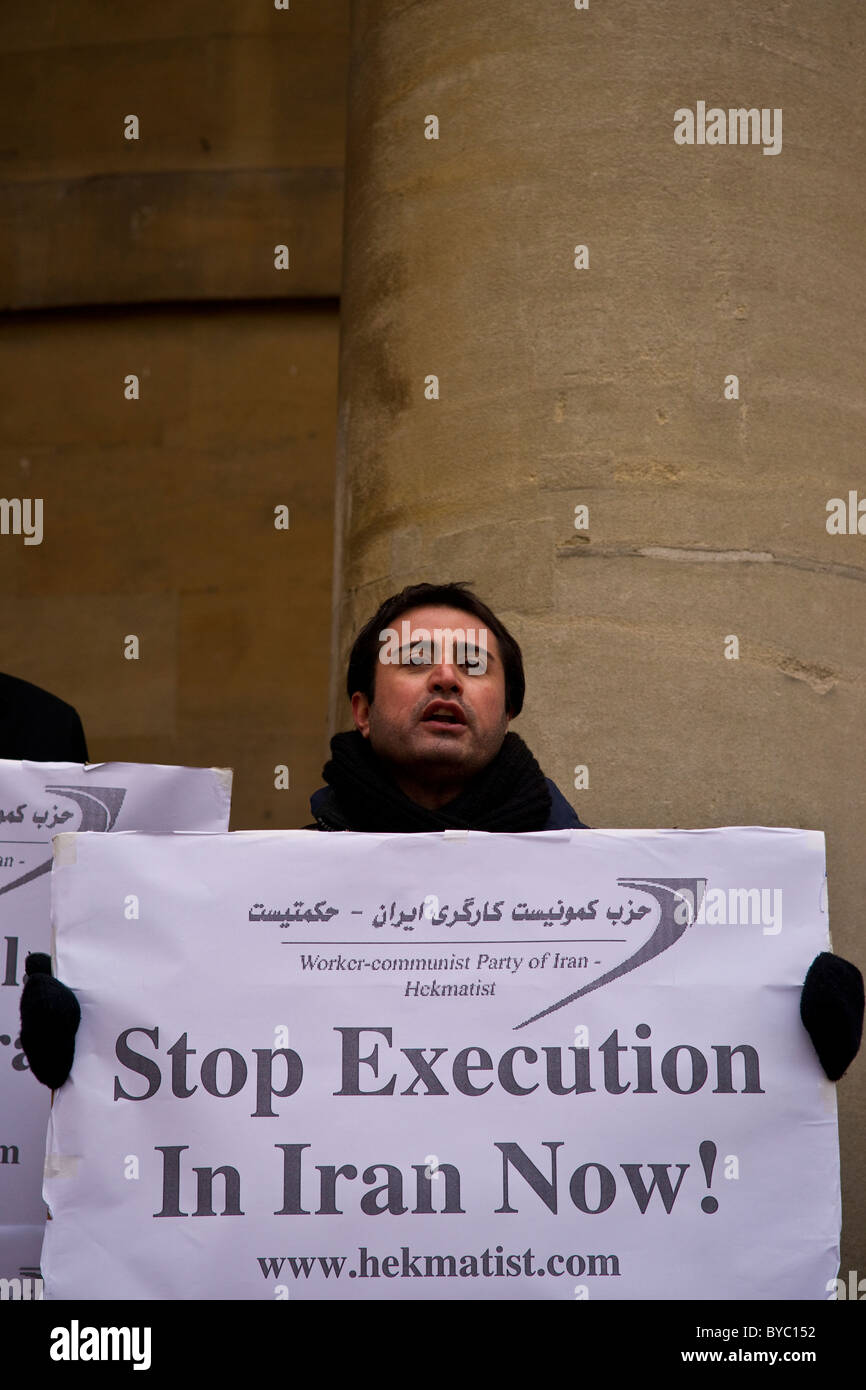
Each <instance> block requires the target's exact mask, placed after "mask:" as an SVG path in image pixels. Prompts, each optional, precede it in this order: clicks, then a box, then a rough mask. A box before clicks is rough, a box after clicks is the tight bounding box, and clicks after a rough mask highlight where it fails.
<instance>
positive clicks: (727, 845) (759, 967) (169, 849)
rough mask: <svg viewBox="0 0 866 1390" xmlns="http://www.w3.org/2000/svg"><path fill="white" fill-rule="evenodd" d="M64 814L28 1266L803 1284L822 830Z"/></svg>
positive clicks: (818, 1221)
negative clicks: (77, 826)
mask: <svg viewBox="0 0 866 1390" xmlns="http://www.w3.org/2000/svg"><path fill="white" fill-rule="evenodd" d="M56 845H57V860H56V863H55V868H54V872H53V874H52V919H53V923H54V927H55V931H56V949H57V959H58V964H59V968H60V972H61V974H62V976H63V978H64V979H67V980H68V981H69V982H70V984H71V985H72V986H73V987H74V988H76V989H77V990H78V991H79V995H80V998H81V1002H82V1012H83V1018H82V1024H81V1029H80V1032H79V1041H78V1046H77V1054H76V1062H75V1066H74V1067H73V1070H72V1074H71V1077H70V1079H69V1081H68V1082H67V1084H66V1085H65V1086H64V1087H63V1088H62V1090H61V1091H60V1092H59V1093H58V1096H57V1099H56V1102H55V1106H54V1110H53V1113H52V1121H51V1127H50V1133H49V1155H48V1158H47V1162H46V1174H47V1176H46V1183H45V1197H46V1201H48V1203H49V1205H50V1207H51V1210H52V1213H53V1216H54V1220H52V1221H51V1222H49V1226H48V1231H47V1234H46V1242H45V1248H44V1251H43V1271H44V1275H45V1280H46V1285H45V1288H46V1297H51V1298H66V1297H77V1298H106V1297H110V1298H123V1299H134V1298H142V1299H160V1298H162V1299H194V1298H214V1299H274V1298H277V1299H281V1298H291V1299H321V1298H333V1299H341V1298H359V1299H371V1298H372V1299H377V1298H389V1299H393V1298H406V1299H418V1298H420V1299H431V1298H444V1299H457V1298H460V1299H467V1298H472V1299H498V1298H517V1299H568V1300H574V1299H577V1300H583V1299H589V1300H593V1299H596V1300H598V1299H602V1300H604V1299H645V1298H662V1299H683V1298H698V1299H742V1298H746V1299H770V1298H772V1299H804V1298H805V1299H821V1298H825V1297H826V1285H827V1283H828V1281H830V1280H832V1279H833V1278H834V1276H835V1274H836V1272H837V1267H838V1240H839V1231H840V1189H839V1168H838V1139H837V1127H836V1105H835V1094H834V1088H833V1086H832V1085H831V1084H830V1083H829V1082H828V1081H827V1080H826V1078H825V1077H824V1075H823V1072H822V1070H821V1067H820V1065H819V1063H818V1060H817V1057H816V1055H815V1052H814V1049H813V1047H812V1044H811V1041H810V1039H809V1037H808V1035H807V1034H806V1032H805V1030H804V1028H803V1026H802V1023H801V1021H800V1018H799V998H800V990H801V986H802V982H803V979H804V977H805V974H806V971H807V969H808V967H809V964H810V963H811V961H812V959H813V958H814V956H815V954H816V953H817V952H818V951H820V950H822V949H826V948H827V945H828V922H827V913H826V902H825V897H824V843H823V836H822V835H821V834H820V833H819V832H816V831H806V830H786V829H766V828H729V829H721V830H701V831H672V830H661V831H653V830H649V831H647V830H635V831H625V830H615V831H600V830H578V831H568V830H566V831H557V832H546V833H545V832H541V833H534V834H524V835H517V834H512V835H488V834H482V833H469V832H445V833H444V834H438V833H435V834H418V835H372V834H354V833H351V832H348V833H344V834H339V835H322V834H312V833H309V832H304V831H289V832H270V833H261V832H242V833H239V834H234V835H229V836H223V835H214V836H188V835H175V836H171V837H162V836H146V835H118V836H111V837H109V836H97V835H88V834H83V835H81V834H79V835H72V836H67V835H62V836H59V837H58V840H57V842H56ZM129 902H134V903H135V904H136V915H135V917H134V918H131V917H130V916H129V915H128V913H127V912H126V910H125V907H124V904H128V903H129Z"/></svg>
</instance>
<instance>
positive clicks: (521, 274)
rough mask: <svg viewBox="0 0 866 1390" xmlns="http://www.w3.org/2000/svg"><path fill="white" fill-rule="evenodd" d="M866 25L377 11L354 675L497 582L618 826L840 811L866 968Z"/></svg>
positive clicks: (807, 19)
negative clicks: (459, 583) (415, 588)
mask: <svg viewBox="0 0 866 1390" xmlns="http://www.w3.org/2000/svg"><path fill="white" fill-rule="evenodd" d="M864 44H866V11H864V7H863V6H862V5H861V4H859V3H857V2H856V0H842V3H837V4H835V5H833V6H831V7H824V8H823V9H821V10H820V12H819V11H818V10H817V9H816V7H815V6H814V4H813V3H811V0H791V3H768V4H765V5H762V6H758V7H756V6H754V5H753V4H750V3H748V0H732V2H731V3H728V4H725V5H723V6H707V5H701V6H696V5H694V4H693V3H686V2H685V0H656V2H655V3H650V0H624V3H620V4H617V5H616V6H612V5H608V4H606V3H604V0H592V3H591V5H590V4H589V3H588V0H587V3H586V4H584V5H581V6H580V7H577V6H571V5H569V4H565V3H562V4H558V5H528V4H526V3H524V0H501V3H498V4H496V5H470V4H467V3H466V0H440V3H437V4H436V5H405V4H396V3H394V2H393V0H363V3H356V5H355V7H354V16H353V35H352V66H351V72H350V89H349V138H348V147H347V206H346V235H345V258H344V275H343V339H342V352H341V387H340V422H339V445H338V447H339V458H338V528H337V529H338V543H337V554H336V563H337V584H336V588H335V594H336V605H335V614H334V655H335V660H334V673H333V678H332V692H331V724H332V727H333V728H344V727H348V724H349V716H348V709H347V705H346V702H345V698H344V695H343V688H342V680H343V673H344V670H345V656H346V653H347V651H348V648H349V646H350V644H351V640H352V637H353V635H354V633H355V631H356V630H357V628H358V627H359V626H360V624H361V623H362V622H363V621H364V620H365V619H366V618H367V617H368V616H369V615H370V614H371V613H372V612H373V610H374V608H375V607H376V605H377V604H378V603H379V601H380V600H381V599H382V598H383V597H385V596H386V595H387V594H389V593H392V592H394V591H395V590H397V589H399V588H401V587H402V586H403V585H405V584H408V583H414V582H417V581H419V580H422V579H430V580H451V579H465V580H470V581H471V582H472V584H473V587H474V588H475V589H476V590H477V592H478V593H479V594H480V595H481V597H483V598H484V599H485V600H486V601H487V602H488V603H490V604H491V606H492V607H493V608H494V609H495V610H496V611H497V612H498V613H499V614H500V616H501V617H502V618H503V619H504V621H505V622H506V623H507V624H508V625H509V627H511V628H512V630H513V631H514V633H515V635H516V636H517V637H518V640H519V641H520V642H521V643H522V645H523V649H524V656H525V659H526V665H527V676H528V689H527V704H526V709H525V713H524V715H523V717H522V718H521V719H520V721H519V723H518V725H517V731H518V732H520V733H521V735H522V736H523V737H524V738H525V739H526V741H527V742H528V743H529V745H530V747H531V748H532V749H533V751H534V752H535V753H536V756H537V757H538V758H539V761H540V762H541V764H542V766H543V768H544V770H545V772H546V773H547V775H548V776H550V777H553V778H554V780H555V781H556V782H557V783H558V785H559V786H560V787H561V788H562V790H563V791H564V792H565V793H566V795H567V796H569V797H570V799H571V801H572V802H573V804H574V805H575V806H576V808H577V810H578V812H579V814H580V815H581V818H582V819H584V820H585V821H588V822H589V824H591V825H595V826H681V827H699V826H709V825H732V824H744V825H748V824H767V825H782V826H784V825H788V826H806V827H811V828H819V829H822V830H824V831H825V832H826V835H827V846H828V866H829V885H830V907H831V921H832V930H833V943H834V947H835V949H836V951H837V952H839V953H840V954H843V955H846V956H848V957H849V958H853V959H854V960H856V961H858V963H859V964H860V965H861V966H862V965H863V964H864V960H866V954H864V947H863V944H862V943H863V940H864V935H863V933H864V931H866V926H864V920H863V919H864V912H863V907H862V903H861V899H862V896H863V868H862V845H863V843H864V835H866V790H864V789H866V736H864V732H863V731H864V727H866V722H864V696H866V677H864V671H866V623H864V615H866V607H864V593H866V591H864V587H863V583H864V579H866V534H863V533H866V466H864V462H863V427H862V419H863V390H862V363H863V360H864V335H866V315H864V312H863V289H864V276H863V267H862V228H863V226H864V224H866V216H864V213H866V209H864V200H866V185H864V180H863V178H862V172H861V170H860V168H859V162H860V155H861V151H862V141H863V106H862V100H861V92H862V81H863V69H862V53H863V51H864ZM740 111H741V112H742V114H741V115H737V114H736V113H737V112H740ZM750 112H753V113H754V114H753V115H750V114H749V113H750ZM689 137H691V139H689ZM849 494H852V495H851V497H850V499H849ZM834 498H836V499H842V501H844V504H845V506H844V513H845V521H844V531H843V530H842V522H841V521H840V520H834V518H835V517H836V513H837V512H839V516H841V511H840V509H839V508H836V507H834V506H833V505H832V501H831V499H834ZM861 498H862V499H864V500H863V502H862V507H863V514H862V517H861V520H860V526H861V530H862V533H858V530H857V521H858V516H860V513H859V512H858V504H859V503H860V499H861ZM849 501H850V507H849ZM828 505H829V510H828ZM834 526H835V527H836V528H837V530H836V531H834V530H833V529H832V528H833V527H834ZM852 527H853V529H852ZM578 767H583V768H586V769H587V772H586V775H585V776H582V775H581V774H578V779H577V780H578V781H579V782H583V783H587V784H586V785H582V786H581V787H579V788H577V787H575V785H574V783H575V775H574V770H575V768H578ZM587 779H588V781H587ZM864 1082H866V1065H864V1063H863V1060H862V1059H860V1060H858V1062H857V1063H855V1065H854V1068H853V1069H852V1073H851V1074H850V1075H849V1077H847V1078H846V1079H845V1081H843V1082H842V1083H841V1085H840V1087H839V1099H840V1108H841V1132H842V1143H843V1177H844V1186H843V1200H844V1212H845V1232H844V1244H843V1269H847V1268H849V1267H850V1268H855V1269H856V1268H859V1269H860V1270H862V1271H866V1244H864V1240H866V1237H864V1232H866V1203H864V1197H863V1192H864V1191H866V1182H864V1179H866V1161H864V1145H863V1131H864V1116H866V1085H864Z"/></svg>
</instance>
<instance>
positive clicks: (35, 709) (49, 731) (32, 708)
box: [0, 672, 87, 763]
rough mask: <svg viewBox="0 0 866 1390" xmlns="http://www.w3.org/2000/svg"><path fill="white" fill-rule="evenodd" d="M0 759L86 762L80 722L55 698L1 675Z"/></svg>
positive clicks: (25, 682)
mask: <svg viewBox="0 0 866 1390" xmlns="http://www.w3.org/2000/svg"><path fill="white" fill-rule="evenodd" d="M0 758H19V759H26V760H27V761H28V762H32V763H86V762H87V744H86V742H85V740H84V730H83V729H82V727H81V720H80V719H79V717H78V715H77V714H76V712H75V710H74V709H73V708H72V706H71V705H67V704H66V702H65V701H64V700H60V699H58V697H57V696H56V695H49V693H48V691H47V690H41V689H40V688H39V686H38V685H31V684H30V682H29V681H22V680H19V679H18V677H17V676H6V675H3V674H2V672H0Z"/></svg>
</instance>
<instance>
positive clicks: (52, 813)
mask: <svg viewBox="0 0 866 1390" xmlns="http://www.w3.org/2000/svg"><path fill="white" fill-rule="evenodd" d="M230 799H231V772H229V771H227V770H222V769H218V768H185V767H161V766H150V765H147V764H139V763H88V764H84V765H82V764H81V763H36V762H19V761H12V760H9V759H0V1278H4V1279H10V1280H13V1281H19V1284H20V1285H21V1289H23V1290H24V1291H25V1292H26V1291H27V1290H28V1289H29V1290H31V1291H32V1288H33V1286H34V1284H35V1281H36V1279H37V1275H38V1265H39V1252H40V1249H41V1246H42V1230H43V1226H44V1224H45V1204H44V1202H43V1200H42V1176H43V1174H42V1170H43V1164H44V1157H45V1131H46V1126H47V1123H48V1110H49V1104H50V1099H51V1097H50V1092H49V1091H48V1090H47V1089H46V1088H45V1087H44V1086H40V1085H39V1083H38V1082H37V1081H36V1080H35V1079H34V1078H33V1077H32V1076H31V1075H30V1073H29V1069H28V1067H27V1060H26V1058H25V1057H24V1054H23V1052H22V1051H21V1042H20V1038H19V1028H20V1019H19V1013H18V1009H19V1001H20V997H21V986H22V983H23V975H24V962H25V959H26V957H27V955H28V953H29V952H31V951H49V950H50V922H49V887H50V870H51V864H52V850H51V842H52V838H53V836H55V835H57V834H59V833H61V831H64V830H66V831H70V830H81V831H87V830H93V831H97V830H98V831H106V830H111V831H115V830H152V831H167V830H202V831H217V830H227V829H228V819H229V806H230ZM61 978H62V976H61ZM19 1291H21V1290H20V1289H19Z"/></svg>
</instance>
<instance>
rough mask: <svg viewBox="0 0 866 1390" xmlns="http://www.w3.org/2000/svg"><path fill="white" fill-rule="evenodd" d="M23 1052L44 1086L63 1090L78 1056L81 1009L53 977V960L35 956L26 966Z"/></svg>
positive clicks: (41, 955) (34, 1073)
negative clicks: (77, 1033)
mask: <svg viewBox="0 0 866 1390" xmlns="http://www.w3.org/2000/svg"><path fill="white" fill-rule="evenodd" d="M24 971H25V979H24V988H23V990H22V991H21V1049H22V1051H23V1053H24V1056H25V1057H26V1058H27V1061H28V1062H29V1063H30V1070H31V1071H32V1073H33V1075H34V1076H35V1077H36V1080H37V1081H41V1082H42V1084H43V1086H50V1087H51V1089H52V1090H56V1089H57V1087H58V1086H62V1085H63V1083H64V1081H65V1080H66V1078H67V1076H68V1075H69V1072H70V1070H71V1068H72V1059H73V1057H74V1056H75V1034H76V1032H77V1031H78V1024H79V1023H80V1021H81V1008H80V1006H79V1003H78V1000H77V999H76V997H75V995H74V994H73V992H72V990H71V989H69V987H68V986H67V985H63V984H61V983H60V981H59V980H55V979H54V976H53V975H52V974H51V957H50V956H46V955H44V954H43V953H42V952H34V953H33V954H32V955H29V956H28V957H27V959H26V960H25V962H24Z"/></svg>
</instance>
